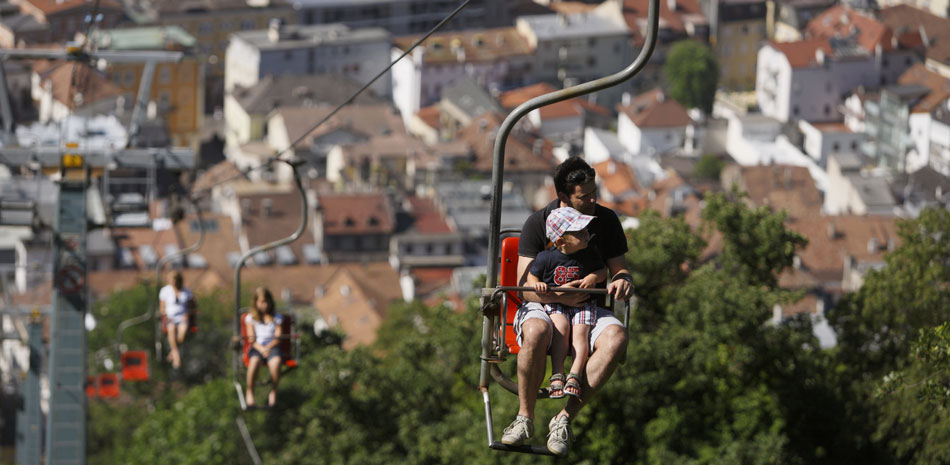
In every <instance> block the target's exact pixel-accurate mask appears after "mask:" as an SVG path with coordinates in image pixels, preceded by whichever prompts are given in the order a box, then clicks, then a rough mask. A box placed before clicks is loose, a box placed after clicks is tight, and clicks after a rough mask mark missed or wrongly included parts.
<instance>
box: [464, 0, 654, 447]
mask: <svg viewBox="0 0 950 465" xmlns="http://www.w3.org/2000/svg"><path fill="white" fill-rule="evenodd" d="M658 24H659V0H650V2H649V11H648V20H647V30H646V34H645V41H644V44H643V48H641V50H640V53H639V55H638V56H637V58H636V59H635V60H634V61H633V63H631V64H630V65H629V66H628V67H626V68H624V69H623V70H621V71H619V72H617V73H615V74H613V75H610V76H606V77H603V78H600V79H596V80H594V81H590V82H586V83H583V84H579V85H576V86H573V87H569V88H566V89H562V90H558V91H554V92H551V93H549V94H546V95H542V96H540V97H536V98H533V99H531V100H529V101H527V102H525V103H523V104H521V105H519V106H518V107H517V108H515V109H514V110H513V111H512V112H511V113H510V114H509V115H508V117H507V118H505V121H504V122H503V123H502V124H501V126H499V129H498V132H497V135H496V138H495V147H494V159H493V162H492V184H491V192H490V193H491V209H490V218H489V235H488V239H489V244H488V272H487V275H486V284H485V289H483V290H482V295H481V301H482V303H481V313H482V320H483V323H482V340H481V349H482V350H481V370H480V373H479V390H480V391H481V393H482V400H483V402H484V405H485V423H486V425H485V426H486V431H487V435H488V447H489V448H491V449H495V450H501V451H506V452H522V453H528V454H537V455H553V454H552V453H551V452H550V451H548V450H547V448H546V447H544V446H535V445H522V446H509V445H506V444H502V443H501V441H497V440H495V436H494V435H495V433H494V425H493V423H492V412H491V399H490V395H489V390H488V386H489V384H490V382H491V380H492V379H494V380H495V381H497V382H498V384H499V385H501V386H502V387H504V388H505V389H506V390H508V391H510V392H512V393H514V394H516V395H517V392H518V386H517V383H516V382H515V381H513V380H512V379H510V378H509V377H508V376H507V375H505V374H504V373H503V372H502V371H501V369H500V368H499V363H500V362H502V361H504V360H505V356H506V354H509V353H515V354H516V353H518V350H519V347H518V346H517V341H516V340H515V336H514V331H513V327H512V323H513V319H514V316H515V313H516V312H517V310H518V305H519V304H520V300H519V299H518V295H517V292H521V291H532V290H533V288H529V287H518V282H517V279H518V276H517V266H518V238H517V237H507V238H504V240H502V235H503V233H511V232H513V231H510V230H506V231H502V230H501V202H502V187H503V181H504V165H505V164H504V158H505V143H506V141H507V138H508V135H509V133H510V132H511V130H512V129H513V128H514V126H515V124H517V122H518V121H519V120H520V119H521V118H523V117H524V116H525V115H527V114H528V113H530V112H531V111H533V110H536V109H538V108H540V107H542V106H545V105H550V104H553V103H557V102H561V101H564V100H568V99H571V98H574V97H578V96H581V95H585V94H589V93H591V92H596V91H599V90H602V89H606V88H608V87H612V86H615V85H617V84H620V83H622V82H624V81H626V80H628V79H630V78H632V77H633V76H634V75H636V74H637V73H638V72H639V71H640V70H641V69H642V68H643V67H644V66H645V65H646V62H647V60H649V58H650V55H652V53H653V49H654V48H655V46H656V39H657V31H658ZM499 252H500V253H499ZM499 265H500V270H499ZM499 271H500V276H499ZM499 278H500V282H499ZM555 289H558V288H555ZM558 290H561V291H567V292H586V293H591V294H605V293H606V290H605V289H576V288H562V289H558ZM629 311H630V307H629V301H628V302H627V306H626V316H625V317H624V324H625V325H626V320H627V319H628V318H629ZM538 397H539V398H544V397H547V391H546V390H541V391H540V392H539V396H538Z"/></svg>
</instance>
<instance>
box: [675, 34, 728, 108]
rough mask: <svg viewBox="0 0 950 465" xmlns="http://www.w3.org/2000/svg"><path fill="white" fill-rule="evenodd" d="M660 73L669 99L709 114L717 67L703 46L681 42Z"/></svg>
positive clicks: (713, 58) (714, 95)
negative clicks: (666, 84)
mask: <svg viewBox="0 0 950 465" xmlns="http://www.w3.org/2000/svg"><path fill="white" fill-rule="evenodd" d="M663 72H664V74H665V75H666V82H668V83H669V92H670V96H671V97H673V99H674V100H676V101H677V102H679V103H681V104H682V105H683V106H685V107H686V108H699V109H700V110H702V111H703V112H704V113H706V114H709V113H711V112H712V106H713V102H714V101H715V100H716V87H717V84H718V82H719V63H718V62H717V61H716V56H715V55H714V54H713V52H712V50H710V49H709V47H708V46H707V45H706V44H703V43H701V42H698V41H695V40H681V41H679V42H676V43H674V44H673V46H672V47H671V48H670V52H669V53H668V54H667V55H666V64H665V65H664V68H663Z"/></svg>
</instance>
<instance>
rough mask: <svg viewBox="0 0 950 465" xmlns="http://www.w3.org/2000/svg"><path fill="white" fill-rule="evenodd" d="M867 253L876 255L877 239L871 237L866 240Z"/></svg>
mask: <svg viewBox="0 0 950 465" xmlns="http://www.w3.org/2000/svg"><path fill="white" fill-rule="evenodd" d="M868 253H872V254H873V253H877V238H876V237H872V238H870V239H868Z"/></svg>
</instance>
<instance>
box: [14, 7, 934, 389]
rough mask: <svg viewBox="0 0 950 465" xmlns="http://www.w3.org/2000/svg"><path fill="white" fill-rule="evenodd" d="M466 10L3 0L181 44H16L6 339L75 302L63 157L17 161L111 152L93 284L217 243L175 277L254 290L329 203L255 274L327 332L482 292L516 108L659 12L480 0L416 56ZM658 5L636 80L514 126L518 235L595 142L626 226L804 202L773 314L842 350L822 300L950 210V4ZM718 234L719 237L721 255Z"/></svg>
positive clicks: (562, 82)
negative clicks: (696, 95)
mask: <svg viewBox="0 0 950 465" xmlns="http://www.w3.org/2000/svg"><path fill="white" fill-rule="evenodd" d="M456 3H457V2H447V1H442V0H364V1H360V2H351V1H347V0H187V1H183V0H121V1H120V0H97V1H95V2H91V1H86V0H4V1H0V47H2V48H4V49H12V50H21V51H30V50H56V49H63V48H64V47H68V46H69V44H75V43H84V44H88V46H89V48H90V50H92V52H90V54H93V56H94V53H96V52H107V51H109V52H123V51H125V52H135V53H139V52H160V51H166V52H167V51H174V52H181V53H182V58H181V59H179V60H177V61H174V62H154V61H152V62H144V61H143V62H132V61H128V60H116V61H111V62H110V59H109V58H98V59H90V60H42V59H19V58H16V56H14V55H10V56H6V57H5V59H4V61H3V62H2V66H3V74H4V75H5V77H4V80H3V81H2V82H4V83H5V85H6V89H0V91H2V92H5V96H4V98H3V99H0V100H5V102H4V105H3V106H4V107H5V108H4V111H3V112H2V113H3V114H2V116H3V119H4V121H3V134H2V137H0V141H2V146H0V288H2V291H3V292H2V294H0V296H2V299H3V300H2V307H3V308H4V309H6V310H4V312H3V331H4V334H8V333H10V334H15V333H17V332H22V331H23V329H22V328H23V322H22V321H23V320H24V319H25V318H26V317H27V315H28V314H29V313H30V311H31V310H32V309H36V308H39V309H41V310H42V309H44V308H46V309H48V307H49V306H50V305H51V299H52V295H53V256H52V251H51V243H52V240H53V239H52V229H51V225H53V224H54V213H55V209H56V202H57V198H56V191H57V188H56V184H57V182H58V181H59V178H58V175H59V174H58V172H57V171H56V170H55V169H49V168H50V167H48V166H44V163H42V162H41V160H40V159H39V158H37V156H36V155H33V156H32V157H31V156H29V155H24V156H23V157H20V156H19V155H15V154H21V153H34V152H35V153H40V152H43V151H46V152H50V153H53V152H56V153H62V152H64V151H68V149H67V147H83V148H87V149H93V148H94V149H96V150H98V151H100V152H101V153H103V154H104V156H105V157H107V158H108V159H109V160H111V161H110V163H109V164H108V165H107V166H106V167H105V168H102V169H101V170H100V171H101V173H100V175H99V176H96V177H94V178H92V179H91V181H90V192H91V193H90V194H89V195H88V196H87V210H88V211H89V212H90V215H91V217H92V219H91V220H90V221H91V222H94V223H97V224H100V225H102V227H97V228H93V229H90V230H89V233H88V239H87V243H86V252H87V254H88V260H87V267H88V275H87V283H86V284H87V292H88V299H90V301H96V300H97V299H103V298H105V297H107V296H108V295H110V294H111V293H113V292H116V291H118V290H123V289H129V288H132V287H134V286H136V285H139V284H140V283H142V282H146V281H149V280H152V279H153V277H154V276H155V271H154V270H155V267H156V264H158V263H159V261H160V260H161V259H162V257H165V256H167V255H169V254H174V253H177V252H178V251H180V250H182V249H184V248H186V247H188V246H189V245H190V244H192V243H194V242H195V241H196V240H197V237H198V235H199V234H204V243H203V245H202V246H201V247H200V248H199V249H198V250H197V251H195V252H192V253H189V254H187V255H186V256H185V257H183V258H181V259H177V260H175V261H173V262H172V263H170V264H168V265H166V266H167V269H171V268H175V269H179V270H180V271H181V272H182V273H183V275H184V280H185V281H186V282H187V283H189V285H190V286H191V288H192V290H193V291H194V292H195V293H196V294H202V293H210V292H212V291H214V290H216V289H230V288H231V286H232V285H233V276H234V271H235V270H234V266H235V265H236V264H237V262H238V260H239V258H240V257H241V255H242V254H244V253H247V252H248V251H249V250H251V249H253V248H254V247H256V246H259V245H262V244H266V243H268V242H271V241H274V240H277V239H280V238H282V237H285V236H287V235H289V234H290V233H292V232H293V231H294V229H295V228H296V227H297V225H298V224H299V222H300V214H299V212H300V209H301V207H302V204H301V202H303V201H304V200H305V201H306V207H305V208H307V209H309V218H308V221H307V224H306V225H305V232H304V234H303V235H302V236H301V237H300V239H299V240H297V241H295V242H293V243H291V244H288V245H284V246H281V247H279V248H277V249H276V250H273V251H267V252H262V253H259V254H256V255H254V256H253V258H252V259H251V260H250V261H249V262H248V263H247V269H246V270H245V272H244V275H243V279H244V281H245V282H246V283H254V284H256V285H263V286H266V287H268V288H270V289H271V290H272V291H273V292H274V294H275V296H276V297H277V299H278V300H279V302H280V306H283V307H291V308H294V309H295V310H296V312H297V314H298V315H299V316H300V319H301V321H303V322H306V323H307V324H310V323H313V325H314V327H315V328H317V327H320V328H337V329H338V330H339V331H341V332H342V333H343V334H344V335H345V340H344V342H343V346H344V348H347V349H349V348H353V347H357V346H361V345H368V344H371V343H372V342H373V341H374V340H375V338H376V332H377V329H378V328H379V327H380V325H381V324H382V322H383V321H384V320H385V319H386V317H387V308H388V307H389V305H390V304H391V303H393V302H397V301H406V302H409V301H414V300H418V301H421V302H424V303H426V304H429V305H436V304H445V305H446V306H447V307H448V308H453V309H456V310H458V311H461V310H463V309H464V304H463V302H464V300H465V299H467V298H468V297H469V296H471V295H472V294H473V292H475V291H476V289H474V288H475V287H476V286H475V284H473V283H475V282H476V280H477V279H478V278H479V276H482V275H484V274H485V273H486V256H487V253H488V234H489V229H488V226H487V218H488V210H489V205H490V200H491V187H492V186H491V173H492V156H493V148H494V143H495V137H496V135H497V132H498V130H499V127H500V126H501V124H502V122H503V121H504V119H505V117H506V115H507V114H508V113H509V112H510V111H512V110H513V109H514V108H516V107H518V106H519V105H521V104H523V103H525V102H527V101H528V100H530V99H532V98H535V97H538V96H541V95H544V94H548V93H550V92H554V91H556V90H560V89H563V88H566V87H569V86H572V85H576V84H579V83H583V82H586V81H589V80H592V79H596V78H599V77H602V76H606V75H609V74H611V73H614V72H616V71H618V70H620V69H622V68H623V67H625V66H627V65H628V64H629V63H631V62H632V61H633V60H634V58H635V57H636V56H637V54H638V53H639V52H640V49H641V48H642V47H643V45H644V42H645V40H646V38H645V32H646V31H645V25H646V17H647V5H648V2H647V0H602V1H558V0H534V1H530V0H519V1H510V0H476V1H473V2H472V3H471V4H470V5H469V6H468V7H467V8H466V9H463V10H462V11H461V13H460V14H459V15H458V16H456V17H455V18H454V19H453V20H452V21H451V22H449V23H448V24H447V25H446V26H445V27H444V28H442V29H441V30H439V31H438V32H436V33H434V34H432V35H431V36H430V37H428V38H427V39H426V40H424V41H423V42H422V43H421V44H419V46H418V47H415V48H412V46H413V44H414V43H416V42H417V41H418V40H419V39H420V38H421V37H423V34H425V33H426V32H427V31H429V30H430V29H431V28H432V27H434V26H435V25H436V24H437V23H438V22H439V21H440V20H441V19H442V18H444V17H445V16H446V15H448V14H449V13H450V12H451V11H452V10H453V9H455V8H456V7H457V4H456ZM91 12H96V16H95V18H93V19H90V18H89V17H90V13H91ZM659 16H660V30H659V33H658V42H657V46H656V50H655V51H654V52H653V56H652V58H651V59H650V61H649V62H648V63H647V65H646V66H645V67H644V69H643V70H642V71H641V72H640V73H639V74H637V75H636V77H635V78H634V79H632V80H631V81H629V82H626V83H624V84H622V85H620V86H617V87H613V88H610V89H607V90H604V91H601V92H597V93H594V94H591V95H589V96H584V97H577V98H573V99H569V100H566V101H562V102H559V103H557V104H554V105H550V106H545V107H542V108H540V109H537V110H534V111H532V112H531V113H530V114H529V115H528V116H527V117H526V118H525V119H524V120H523V121H521V122H519V124H517V126H516V127H515V129H514V131H513V132H512V133H511V135H510V137H509V139H508V143H507V150H506V157H505V160H504V170H505V171H504V173H505V178H504V180H503V183H504V184H503V186H502V192H503V199H502V212H501V222H502V224H501V227H502V228H503V229H504V228H515V229H517V228H520V227H521V225H522V223H523V222H524V220H525V219H526V218H527V217H528V215H529V214H530V213H531V212H533V211H535V210H536V209H538V208H541V207H543V206H544V205H545V204H547V203H549V202H550V201H551V200H552V199H553V198H555V193H554V187H553V183H552V179H551V172H552V169H553V167H554V166H555V165H557V164H558V163H560V162H561V161H563V160H565V159H567V158H568V157H570V156H580V157H583V158H584V159H585V160H586V161H587V162H588V163H589V164H590V165H591V166H593V167H594V169H595V170H596V173H597V182H598V192H597V194H598V198H599V202H600V203H601V204H602V205H604V206H607V207H610V208H612V209H614V210H615V211H616V212H617V213H618V215H620V217H621V221H622V224H623V225H624V227H626V228H636V227H637V226H638V224H639V221H638V218H639V217H642V216H643V215H647V214H651V213H650V212H656V213H657V214H659V215H660V216H662V217H676V216H678V217H682V218H684V219H685V220H686V222H687V223H689V224H690V225H691V226H692V227H694V228H695V229H697V230H699V228H700V227H701V219H700V212H701V211H702V208H703V206H704V200H703V199H704V197H705V196H707V195H709V194H711V193H717V192H731V191H733V190H734V189H737V190H739V191H742V192H745V193H746V194H747V196H746V197H745V198H744V201H745V202H747V203H748V204H749V205H750V206H754V207H763V206H764V207H768V208H770V209H772V210H774V211H784V212H786V213H787V217H786V226H787V228H789V229H790V230H792V231H795V232H798V233H800V234H802V235H804V236H805V237H807V239H808V245H807V246H806V247H805V248H803V249H802V250H800V251H799V253H798V254H797V255H796V257H795V262H794V266H793V267H792V268H791V269H789V270H787V271H785V272H784V273H783V274H782V275H781V276H780V277H779V284H780V286H781V287H783V288H786V289H791V290H798V291H802V292H803V295H804V297H803V298H801V299H800V300H798V301H797V302H795V303H792V304H784V305H776V307H775V309H774V316H773V320H774V321H781V320H783V319H785V318H789V317H792V316H795V315H801V314H806V315H811V317H812V318H813V321H815V322H816V324H815V331H816V335H817V336H818V337H819V340H820V341H821V343H822V345H823V346H826V347H832V346H834V345H835V334H834V332H833V331H831V330H830V329H829V328H828V327H827V325H823V324H822V321H823V315H824V313H825V312H826V311H827V310H829V309H831V308H833V307H834V305H835V304H836V302H837V301H838V300H839V298H840V297H841V296H842V295H844V294H845V293H848V292H853V291H855V290H857V289H859V288H860V287H861V286H862V283H863V280H864V276H865V274H866V273H867V272H868V271H869V270H874V269H879V268H881V267H883V266H884V256H885V254H887V253H888V252H889V251H893V250H894V249H895V248H896V247H899V246H900V240H899V237H898V234H897V221H898V220H900V219H907V218H915V217H916V216H917V215H918V214H919V213H920V212H921V211H922V210H923V209H924V208H927V207H937V208H942V209H947V208H950V17H948V16H950V3H948V2H947V1H945V0H944V1H927V2H924V1H918V0H882V1H881V2H875V1H873V0H844V1H839V0H661V2H660V11H659ZM89 26H91V27H89ZM682 41H690V42H697V43H700V44H703V45H704V46H705V47H707V48H708V50H709V51H710V52H711V53H712V55H713V56H714V58H715V60H716V62H717V63H718V64H719V68H718V69H719V76H718V81H717V82H718V84H717V90H716V91H715V97H714V98H713V99H712V101H713V104H712V106H711V110H704V109H702V108H693V107H688V106H686V105H684V104H683V103H681V102H679V101H677V100H676V99H675V98H674V97H673V96H672V94H671V89H670V85H669V82H670V79H669V77H668V76H666V75H665V73H664V67H665V65H666V61H667V58H668V57H670V56H671V53H670V52H671V50H672V49H673V47H674V44H677V43H680V42H682ZM407 52H408V53H407ZM404 54H405V57H404V58H402V59H401V60H399V61H397V62H396V63H395V65H393V67H392V69H391V71H390V72H387V73H385V74H383V75H382V76H381V77H380V78H379V79H378V80H376V81H375V82H373V83H372V84H371V85H369V87H368V89H367V90H366V91H365V92H358V91H359V90H360V89H361V87H363V86H365V85H367V84H369V83H370V81H371V80H372V79H373V78H374V77H375V76H376V75H377V74H378V73H379V72H380V71H382V70H383V69H384V68H385V67H386V66H388V65H389V63H390V62H392V61H393V60H397V59H399V58H400V57H401V56H402V55H404ZM103 56H104V57H105V56H108V55H105V54H103ZM354 95H355V98H351V97H352V96H354ZM143 97H144V98H143ZM344 104H345V105H344ZM339 105H343V106H342V108H340V109H339V111H336V112H334V109H335V108H336V107H337V106H339ZM321 121H323V122H322V123H321V124H318V122H321ZM66 144H75V145H66ZM129 151H140V152H141V153H151V154H156V155H154V156H155V157H168V156H171V155H169V154H172V153H174V154H181V156H182V157H184V158H183V159H187V160H190V166H188V167H179V168H170V167H169V166H168V165H166V164H165V163H155V164H153V165H151V166H149V167H146V168H142V167H137V166H134V165H130V164H127V163H123V160H124V157H125V154H126V153H127V152H129ZM10 154H14V155H10ZM276 154H280V155H281V157H282V158H285V159H291V160H294V161H296V162H298V164H297V166H296V170H297V172H299V174H300V175H301V176H302V179H303V186H304V190H305V199H302V198H301V196H300V195H298V193H297V191H296V189H295V185H294V170H292V169H291V168H290V166H289V165H286V164H279V163H270V160H271V159H272V157H274V156H275V155H276ZM710 166H712V167H714V169H710ZM721 247H722V244H721V243H720V242H717V240H716V238H715V237H710V238H709V243H708V245H707V247H706V250H705V251H704V252H703V257H704V258H706V259H709V258H711V257H714V256H716V254H717V253H718V252H719V251H720V249H721ZM46 311H47V312H48V310H46ZM474 317H475V316H474V315H473V318H474ZM2 344H3V345H2V353H0V362H2V363H0V374H2V377H3V383H4V385H6V384H8V383H15V382H16V380H15V378H16V376H17V373H18V372H19V368H18V367H23V366H25V365H28V360H26V359H25V357H27V358H28V351H27V350H26V349H25V348H24V347H23V345H22V344H21V343H20V342H19V341H18V340H17V338H15V337H9V338H7V337H4V339H3V342H2Z"/></svg>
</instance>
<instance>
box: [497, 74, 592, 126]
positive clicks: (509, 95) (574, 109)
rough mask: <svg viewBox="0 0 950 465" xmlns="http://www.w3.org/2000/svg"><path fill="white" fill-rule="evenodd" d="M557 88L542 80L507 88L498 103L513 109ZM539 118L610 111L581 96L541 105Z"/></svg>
mask: <svg viewBox="0 0 950 465" xmlns="http://www.w3.org/2000/svg"><path fill="white" fill-rule="evenodd" d="M556 90H558V89H557V88H555V87H554V86H552V85H550V84H548V83H545V82H542V83H539V84H533V85H530V86H527V87H521V88H518V89H514V90H509V91H508V92H505V93H503V94H501V96H500V98H499V99H498V100H499V103H500V104H501V106H502V108H504V109H506V110H510V109H513V108H515V107H517V106H518V105H521V104H522V103H524V102H527V101H528V100H531V99H533V98H535V97H539V96H541V95H544V94H549V93H551V92H554V91H556ZM539 110H540V112H541V119H542V120H544V119H551V118H563V117H569V116H583V115H584V112H585V111H590V112H594V113H599V114H601V115H610V111H609V110H607V109H606V108H604V107H603V106H601V105H597V104H595V103H590V102H588V101H586V100H584V99H582V98H577V97H575V98H572V99H568V100H564V101H561V102H557V103H554V104H551V105H545V106H543V107H541V108H540V109H539Z"/></svg>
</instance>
